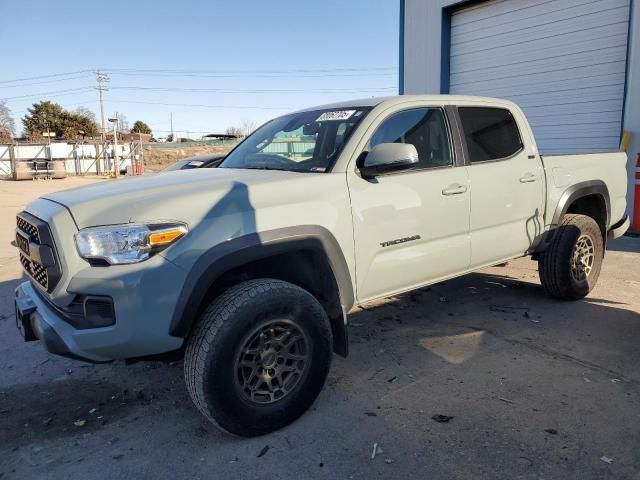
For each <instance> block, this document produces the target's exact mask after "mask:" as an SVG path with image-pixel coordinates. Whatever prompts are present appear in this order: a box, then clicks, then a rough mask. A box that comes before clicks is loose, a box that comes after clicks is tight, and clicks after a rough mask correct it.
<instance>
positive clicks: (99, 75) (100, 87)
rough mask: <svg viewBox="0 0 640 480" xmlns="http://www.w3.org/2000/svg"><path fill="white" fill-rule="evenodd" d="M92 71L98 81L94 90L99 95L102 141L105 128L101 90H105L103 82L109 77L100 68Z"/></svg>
mask: <svg viewBox="0 0 640 480" xmlns="http://www.w3.org/2000/svg"><path fill="white" fill-rule="evenodd" d="M94 73H95V75H96V82H98V86H97V87H96V90H98V96H99V97H100V121H101V124H100V126H101V132H102V141H103V142H104V140H105V132H106V128H105V117H104V99H103V97H102V92H105V91H107V89H106V88H105V86H104V84H105V83H106V82H108V81H109V77H108V76H107V75H106V74H104V73H102V72H100V70H96V71H95V72H94Z"/></svg>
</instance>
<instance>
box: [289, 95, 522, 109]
mask: <svg viewBox="0 0 640 480" xmlns="http://www.w3.org/2000/svg"><path fill="white" fill-rule="evenodd" d="M410 100H423V101H427V102H429V101H431V102H434V103H437V102H444V101H447V102H451V101H454V102H465V101H470V100H473V101H476V102H478V101H480V102H487V103H496V104H502V105H505V104H506V105H515V104H514V103H513V102H510V101H509V100H505V99H503V98H491V97H475V96H471V95H391V96H386V97H369V98H358V99H355V100H342V101H340V102H335V103H328V104H325V105H317V106H314V107H309V108H303V109H300V110H298V112H306V111H310V110H323V109H328V108H336V109H337V108H348V107H376V106H378V105H381V104H383V103H384V104H386V105H388V106H391V105H394V104H397V103H402V102H406V101H410Z"/></svg>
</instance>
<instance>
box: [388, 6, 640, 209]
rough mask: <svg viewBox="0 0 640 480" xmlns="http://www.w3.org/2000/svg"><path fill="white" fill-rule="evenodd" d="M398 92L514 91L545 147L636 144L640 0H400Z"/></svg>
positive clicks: (633, 151)
mask: <svg viewBox="0 0 640 480" xmlns="http://www.w3.org/2000/svg"><path fill="white" fill-rule="evenodd" d="M400 93H406V94H412V93H452V94H466V95H482V96H491V97H502V98H508V99H510V100H513V101H515V102H517V103H518V104H519V105H520V106H521V107H522V108H523V110H524V112H525V113H526V114H527V117H528V119H529V121H530V123H531V125H532V127H533V130H534V133H535V135H536V139H537V141H538V148H539V150H540V152H541V153H542V154H545V153H547V154H550V153H570V152H576V153H577V152H601V151H613V150H617V149H618V148H619V145H620V140H621V136H622V132H623V131H629V132H631V134H632V139H631V144H630V147H629V149H628V152H629V164H628V172H629V195H628V197H627V198H628V204H629V212H631V210H632V207H633V190H634V181H635V180H634V177H635V163H636V157H637V155H638V153H639V152H640V0H488V1H460V0H400Z"/></svg>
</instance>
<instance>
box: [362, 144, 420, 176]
mask: <svg viewBox="0 0 640 480" xmlns="http://www.w3.org/2000/svg"><path fill="white" fill-rule="evenodd" d="M417 164H418V151H417V150H416V147H414V146H413V145H412V144H410V143H380V144H378V145H376V146H375V147H373V148H372V149H371V151H370V152H369V153H368V154H367V156H366V157H365V158H364V162H363V165H362V166H360V175H362V177H363V178H372V177H376V176H378V175H384V174H385V173H391V172H399V171H401V170H408V169H410V168H413V167H415V166H416V165H417Z"/></svg>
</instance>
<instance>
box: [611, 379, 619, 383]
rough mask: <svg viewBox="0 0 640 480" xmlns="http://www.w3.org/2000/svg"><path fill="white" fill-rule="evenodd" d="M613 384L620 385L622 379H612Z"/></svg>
mask: <svg viewBox="0 0 640 480" xmlns="http://www.w3.org/2000/svg"><path fill="white" fill-rule="evenodd" d="M611 383H620V379H619V378H612V379H611Z"/></svg>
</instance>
